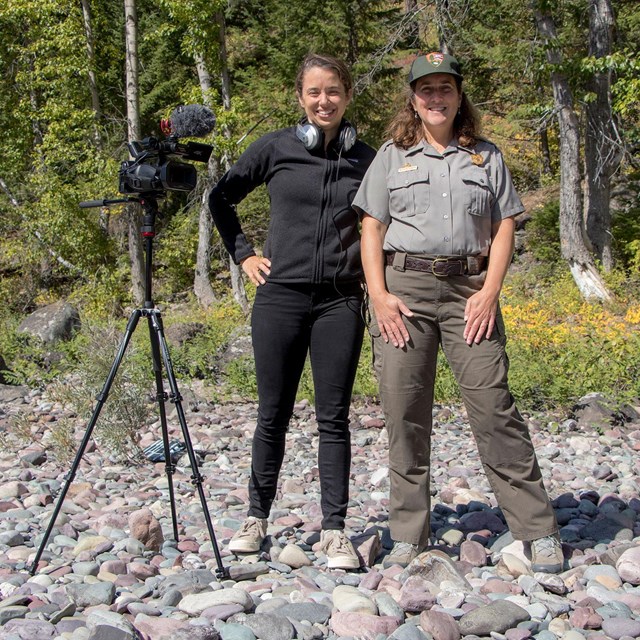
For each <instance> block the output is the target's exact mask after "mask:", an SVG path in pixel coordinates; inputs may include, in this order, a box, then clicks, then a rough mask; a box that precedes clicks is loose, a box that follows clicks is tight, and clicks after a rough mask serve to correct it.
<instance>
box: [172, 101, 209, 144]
mask: <svg viewBox="0 0 640 640" xmlns="http://www.w3.org/2000/svg"><path fill="white" fill-rule="evenodd" d="M169 121H170V122H171V133H172V135H174V136H177V137H178V138H201V137H202V136H206V135H207V134H208V133H211V132H212V131H213V129H214V128H215V126H216V116H215V114H214V113H213V111H211V109H209V108H208V107H204V106H202V105H201V104H187V105H181V106H179V107H176V108H175V109H174V110H173V111H172V113H171V117H170V118H169Z"/></svg>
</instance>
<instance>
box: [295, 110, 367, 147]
mask: <svg viewBox="0 0 640 640" xmlns="http://www.w3.org/2000/svg"><path fill="white" fill-rule="evenodd" d="M296 136H297V137H298V139H299V140H301V141H302V144H303V145H304V146H305V148H306V149H308V150H309V151H315V150H316V149H320V147H322V145H323V144H324V132H323V131H322V129H320V127H318V126H317V125H315V124H313V122H309V121H308V120H307V119H306V118H303V119H302V120H301V121H300V122H299V123H298V126H297V127H296ZM356 138H357V132H356V128H355V127H354V126H353V125H352V124H351V123H350V122H349V121H348V120H343V121H342V124H341V125H340V132H339V133H338V142H337V144H338V149H339V151H341V152H342V151H349V149H351V147H353V145H354V144H355V143H356Z"/></svg>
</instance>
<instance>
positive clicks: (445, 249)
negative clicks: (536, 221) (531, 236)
mask: <svg viewBox="0 0 640 640" xmlns="http://www.w3.org/2000/svg"><path fill="white" fill-rule="evenodd" d="M353 206H354V207H355V208H356V209H358V210H359V211H360V212H364V213H368V214H369V215H370V216H373V217H374V218H376V219H377V220H379V221H380V222H382V223H383V224H386V225H388V228H387V233H386V235H385V240H384V250H385V251H403V252H406V253H409V254H414V255H428V256H457V255H485V256H486V255H488V254H489V246H490V244H491V225H492V224H493V223H494V222H497V221H499V220H502V219H504V218H508V217H510V216H514V215H517V214H518V213H521V212H522V211H524V207H523V206H522V202H521V201H520V198H519V197H518V194H517V193H516V191H515V188H514V186H513V182H512V180H511V174H510V173H509V169H508V168H507V166H506V165H505V163H504V160H503V158H502V154H501V153H500V151H499V150H498V148H497V147H496V146H495V145H494V144H492V143H491V142H486V141H479V142H478V143H477V144H476V145H475V147H474V148H473V149H469V148H467V147H462V146H460V145H458V144H455V143H451V144H450V145H449V146H448V147H447V148H446V149H445V150H444V152H443V153H442V154H441V153H439V152H438V151H436V150H435V149H434V148H433V147H432V146H431V145H430V144H428V143H427V142H424V141H423V142H420V143H419V144H417V145H416V146H414V147H411V148H410V149H407V150H405V149H400V148H399V147H396V146H395V145H394V144H393V142H391V141H388V142H385V143H384V144H383V145H382V147H381V148H380V149H379V151H378V153H377V155H376V157H375V159H374V161H373V163H372V164H371V165H370V166H369V169H368V171H367V173H366V175H365V177H364V180H363V181H362V184H361V185H360V188H359V190H358V193H357V195H356V198H355V200H354V201H353Z"/></svg>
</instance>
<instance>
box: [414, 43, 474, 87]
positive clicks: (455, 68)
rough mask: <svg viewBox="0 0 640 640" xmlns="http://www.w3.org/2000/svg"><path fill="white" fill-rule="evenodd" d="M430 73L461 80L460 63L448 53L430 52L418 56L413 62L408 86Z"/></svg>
mask: <svg viewBox="0 0 640 640" xmlns="http://www.w3.org/2000/svg"><path fill="white" fill-rule="evenodd" d="M432 73H449V74H451V75H452V76H456V77H457V78H460V80H462V74H461V73H460V63H459V62H458V61H457V60H456V59H455V58H454V57H453V56H450V55H449V54H448V53H440V51H432V52H431V53H427V54H425V55H423V56H418V57H417V58H416V59H415V60H414V61H413V64H412V65H411V70H410V71H409V84H411V83H412V82H415V81H416V80H417V79H418V78H422V77H423V76H428V75H430V74H432Z"/></svg>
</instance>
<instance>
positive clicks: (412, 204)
mask: <svg viewBox="0 0 640 640" xmlns="http://www.w3.org/2000/svg"><path fill="white" fill-rule="evenodd" d="M428 208H429V172H428V171H425V170H420V169H418V170H416V171H402V172H400V173H394V174H393V175H391V176H390V177H389V210H390V212H391V217H392V218H410V217H411V216H415V215H416V213H424V212H426V211H427V209H428Z"/></svg>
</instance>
